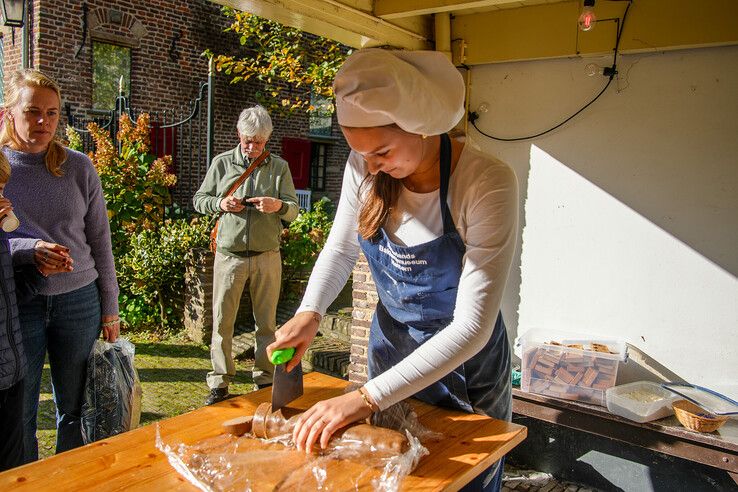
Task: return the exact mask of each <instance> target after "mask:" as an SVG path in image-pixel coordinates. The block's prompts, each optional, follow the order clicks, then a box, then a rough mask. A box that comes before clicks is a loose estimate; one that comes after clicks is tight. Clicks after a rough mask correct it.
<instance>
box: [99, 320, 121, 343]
mask: <svg viewBox="0 0 738 492" xmlns="http://www.w3.org/2000/svg"><path fill="white" fill-rule="evenodd" d="M102 332H103V338H104V339H105V341H106V342H110V343H113V342H115V341H116V340H117V339H118V335H120V318H119V317H118V315H117V314H106V315H104V316H103V317H102Z"/></svg>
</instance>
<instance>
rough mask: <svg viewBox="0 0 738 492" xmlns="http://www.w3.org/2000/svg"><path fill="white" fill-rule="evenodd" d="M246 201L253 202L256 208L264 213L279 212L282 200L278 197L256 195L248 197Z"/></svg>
mask: <svg viewBox="0 0 738 492" xmlns="http://www.w3.org/2000/svg"><path fill="white" fill-rule="evenodd" d="M246 201H247V202H249V203H253V204H254V208H255V209H256V210H258V211H259V212H263V213H265V214H273V213H276V212H279V209H280V208H282V200H280V199H279V198H272V197H270V196H256V197H253V198H249V199H248V200H246Z"/></svg>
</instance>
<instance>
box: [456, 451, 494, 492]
mask: <svg viewBox="0 0 738 492" xmlns="http://www.w3.org/2000/svg"><path fill="white" fill-rule="evenodd" d="M497 463H499V465H500V466H499V468H497V471H496V472H495V474H494V476H492V477H490V476H489V474H490V473H491V472H493V471H494V470H495V465H496V464H497ZM497 463H495V465H492V466H491V467H489V468H487V469H486V470H485V471H484V472H482V473H481V474H480V475H479V476H477V478H475V479H474V480H472V481H471V482H469V483H468V484H466V485H464V487H463V488H462V489H461V492H499V491H500V490H502V474H503V470H504V468H505V457H504V456H503V457H502V459H500V461H498V462H497Z"/></svg>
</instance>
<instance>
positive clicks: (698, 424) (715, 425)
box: [672, 400, 728, 432]
mask: <svg viewBox="0 0 738 492" xmlns="http://www.w3.org/2000/svg"><path fill="white" fill-rule="evenodd" d="M672 406H673V407H674V413H675V414H676V418H677V419H678V420H679V422H681V424H682V425H683V426H684V427H686V428H687V429H690V430H693V431H697V432H714V431H716V430H718V429H719V428H720V426H721V425H723V424H724V423H725V421H726V420H728V417H727V416H724V415H713V414H711V413H709V412H707V411H705V410H703V409H701V408H700V407H698V406H697V405H695V404H694V403H692V402H691V401H688V400H678V401H675V402H674V403H672Z"/></svg>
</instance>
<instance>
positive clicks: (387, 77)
mask: <svg viewBox="0 0 738 492" xmlns="http://www.w3.org/2000/svg"><path fill="white" fill-rule="evenodd" d="M334 89H335V93H336V109H337V115H338V122H339V124H340V125H341V128H342V130H343V133H344V136H345V137H346V141H347V142H348V144H349V145H350V147H351V149H352V152H351V154H350V156H349V159H348V163H347V165H346V170H345V174H344V179H343V186H342V189H341V198H340V203H339V205H338V210H337V212H336V218H335V221H334V224H333V228H332V229H331V232H330V235H329V237H328V240H327V243H326V245H325V248H324V249H323V251H322V253H321V255H320V257H319V259H318V261H317V263H316V265H315V268H314V270H313V273H312V275H311V277H310V281H309V283H308V287H307V291H306V293H305V296H304V298H303V300H302V304H301V305H300V307H299V308H298V311H297V314H296V315H295V317H294V318H292V319H291V320H290V321H289V322H287V323H286V324H285V325H283V326H282V328H280V329H279V330H278V331H277V333H276V342H275V343H273V344H272V345H270V346H269V347H268V351H269V354H270V355H271V353H272V351H274V350H276V349H278V348H285V347H295V357H294V358H293V360H292V361H291V362H290V363H289V364H288V365H287V369H288V370H290V369H291V368H292V367H294V366H295V365H296V364H297V362H298V361H299V359H300V358H301V357H302V355H303V354H304V353H305V350H306V349H307V347H308V345H309V344H310V342H311V341H312V339H313V337H314V336H315V334H316V333H317V330H318V325H319V322H320V318H321V316H322V315H323V314H324V313H325V311H326V309H327V307H328V306H329V304H330V303H331V302H332V301H333V300H334V299H335V298H336V296H337V295H338V293H339V291H340V290H341V288H342V287H343V286H344V284H345V283H346V281H347V279H348V278H349V275H350V274H351V271H352V268H353V266H354V264H355V262H356V260H357V258H358V256H359V250H361V251H363V252H364V255H365V256H366V259H367V261H368V263H369V267H370V270H371V273H372V277H373V279H374V282H375V284H376V286H377V294H378V296H379V301H378V303H377V308H376V312H375V314H374V318H373V320H372V324H371V329H370V334H369V347H368V348H369V350H368V354H367V360H368V368H369V381H368V382H367V383H366V384H365V385H364V386H362V387H361V388H359V390H358V391H354V392H351V393H347V394H345V395H342V396H340V397H337V398H332V399H330V400H325V401H322V402H319V403H317V404H316V405H314V406H313V407H312V408H310V409H308V410H307V411H306V412H305V413H304V414H303V415H302V417H301V419H300V421H299V422H298V424H297V426H296V427H295V431H294V434H293V437H294V441H295V443H296V445H297V447H298V448H299V449H307V450H309V449H311V448H312V446H313V445H314V444H316V443H317V442H320V445H321V447H326V446H327V444H328V440H329V438H330V436H331V435H332V434H333V433H334V432H335V431H336V430H338V429H340V428H341V427H343V426H345V425H347V424H349V423H352V422H355V421H358V420H361V419H364V418H366V417H367V416H369V415H370V414H371V413H372V412H375V411H378V410H382V409H385V408H387V407H389V406H390V405H392V404H394V403H397V402H399V401H401V400H403V399H405V398H408V397H410V396H414V397H416V398H419V399H421V400H423V401H426V402H429V403H431V404H434V405H441V406H447V407H451V408H455V409H460V410H464V411H467V412H477V413H481V414H486V415H489V416H492V417H495V418H498V419H503V420H510V417H511V390H510V353H509V346H508V341H507V335H506V332H505V326H504V324H503V322H502V317H501V315H500V302H501V299H502V293H503V289H504V286H505V282H506V280H507V275H508V272H509V269H510V264H511V261H512V256H513V251H514V249H515V241H516V236H517V204H518V195H517V181H516V178H515V174H514V173H513V171H512V170H511V169H510V167H508V166H507V165H506V164H504V163H502V162H500V161H498V160H496V159H494V158H491V157H489V156H487V155H484V154H482V153H480V152H478V151H476V150H474V149H472V148H471V147H470V146H468V145H465V143H464V140H463V139H456V138H455V139H451V138H449V136H448V135H447V132H449V131H450V130H451V129H452V128H453V127H454V126H455V125H456V124H457V123H458V122H459V120H460V119H461V118H462V117H463V115H464V92H465V91H464V82H463V79H462V77H461V74H460V73H459V72H458V71H457V70H456V68H455V67H454V66H453V65H452V64H451V62H450V61H449V60H448V59H447V58H446V56H445V55H443V54H441V53H439V52H433V51H414V52H413V51H387V50H380V49H366V50H360V51H357V52H355V53H354V54H352V55H351V56H350V57H349V58H348V59H347V60H346V62H345V63H344V65H343V67H342V68H341V69H340V71H339V72H338V74H337V75H336V79H335V83H334ZM498 465H499V464H498ZM500 477H501V466H493V467H492V468H491V469H490V470H489V471H488V472H487V473H485V474H483V475H482V476H480V477H478V480H477V483H476V484H473V486H472V488H471V489H470V490H474V489H476V490H482V489H483V490H496V489H499V486H500Z"/></svg>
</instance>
